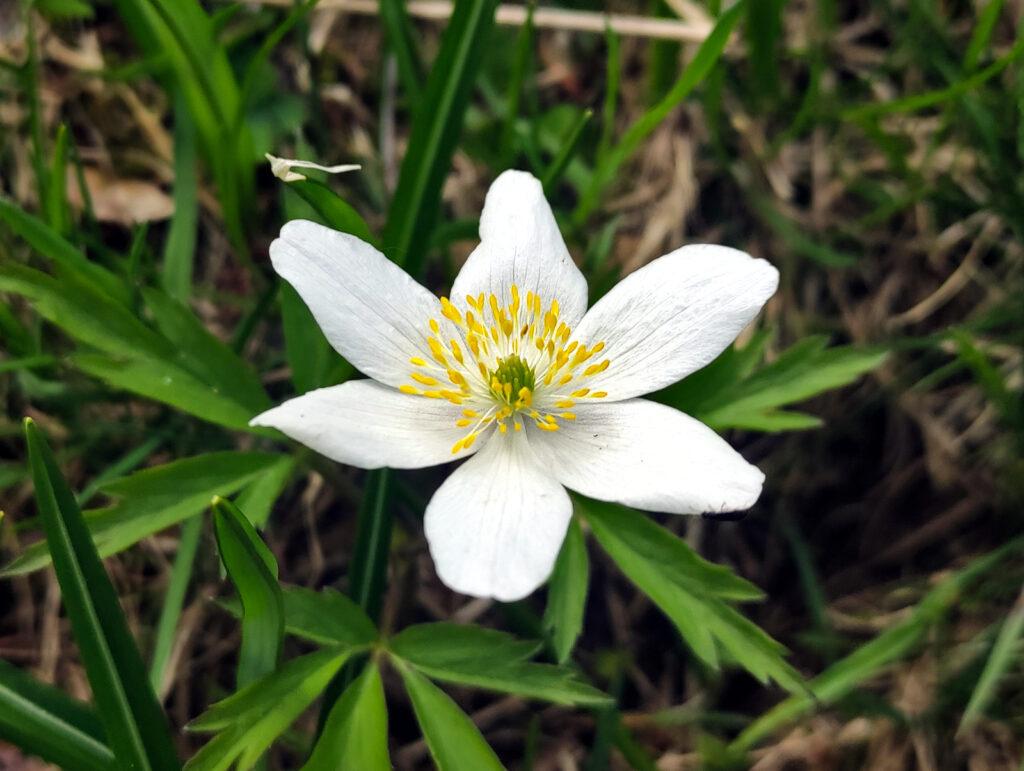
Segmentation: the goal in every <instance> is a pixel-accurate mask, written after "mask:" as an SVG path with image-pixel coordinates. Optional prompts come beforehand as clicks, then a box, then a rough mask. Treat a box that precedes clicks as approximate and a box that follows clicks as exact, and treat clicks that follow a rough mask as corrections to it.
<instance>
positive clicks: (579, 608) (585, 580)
mask: <svg viewBox="0 0 1024 771" xmlns="http://www.w3.org/2000/svg"><path fill="white" fill-rule="evenodd" d="M589 583H590V558H589V557H588V556H587V543H586V539H585V538H584V536H583V530H582V529H581V528H580V523H579V521H578V520H576V519H575V518H574V519H573V520H572V522H571V523H570V524H569V530H568V532H567V533H566V535H565V543H563V544H562V550H561V552H559V554H558V560H557V561H556V562H555V569H554V572H552V573H551V580H550V581H549V582H548V604H547V607H546V608H545V609H544V626H545V628H547V629H548V630H549V631H550V632H551V642H552V645H554V648H555V657H556V659H557V660H558V663H559V664H564V663H565V662H567V661H568V660H569V657H570V656H571V655H572V648H573V645H575V644H576V638H577V637H579V635H580V632H581V631H582V630H583V611H584V609H585V607H586V604H587V587H588V585H589Z"/></svg>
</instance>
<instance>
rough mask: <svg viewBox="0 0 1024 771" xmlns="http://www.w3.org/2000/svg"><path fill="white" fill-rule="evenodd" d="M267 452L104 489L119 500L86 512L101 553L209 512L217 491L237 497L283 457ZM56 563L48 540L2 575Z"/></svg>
mask: <svg viewBox="0 0 1024 771" xmlns="http://www.w3.org/2000/svg"><path fill="white" fill-rule="evenodd" d="M280 457H281V456H280V455H275V454H272V453H262V452H215V453H209V454H206V455H197V456H196V457H194V458H186V459H185V460H179V461H174V462H173V463H168V464H166V465H163V466H157V467H155V468H149V469H144V470H142V471H137V472H136V473H134V474H132V475H131V476H128V477H125V478H123V479H118V480H115V481H113V482H108V483H107V484H104V485H103V486H102V487H101V490H102V491H103V492H104V493H106V494H107V495H110V496H113V497H115V498H120V499H121V500H120V501H119V502H118V503H115V504H114V505H112V506H108V507H106V508H102V509H94V510H92V511H89V512H87V513H86V516H85V522H86V525H87V526H88V528H89V530H90V532H91V533H92V537H93V539H94V540H95V542H96V547H97V549H98V550H99V553H100V556H102V557H108V556H110V555H111V554H115V553H117V552H119V551H121V550H122V549H126V548H128V547H129V546H131V545H132V544H134V543H136V542H138V541H140V540H142V539H143V538H145V537H146V536H149V535H152V534H153V533H156V532H158V531H160V530H163V529H164V528H166V527H170V526H171V525H175V524H177V523H179V522H182V521H184V520H186V519H188V518H190V517H193V516H195V515H196V514H199V513H200V512H202V511H204V510H205V509H206V507H207V506H208V505H209V503H210V499H211V498H212V497H213V496H215V495H231V494H232V493H234V492H235V491H237V490H238V489H239V488H241V487H243V486H244V485H246V484H248V483H249V482H251V481H252V480H254V479H255V478H256V477H257V476H259V475H260V474H262V473H264V471H265V470H266V469H267V468H269V467H270V466H272V465H273V464H274V463H276V462H277V461H278V459H279V458H280ZM48 564H50V552H49V549H48V548H47V544H46V542H45V541H41V542H39V543H35V544H32V545H31V546H29V547H28V548H26V549H25V550H24V551H23V552H22V553H21V554H20V555H19V556H18V557H16V558H15V559H14V560H12V561H11V562H10V563H8V564H7V565H6V566H4V569H3V570H2V571H0V577H8V576H13V575H21V574H23V573H28V572H31V571H33V570H38V569H39V568H42V567H46V566H47V565H48Z"/></svg>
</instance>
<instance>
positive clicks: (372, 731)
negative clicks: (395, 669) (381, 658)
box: [302, 662, 391, 771]
mask: <svg viewBox="0 0 1024 771" xmlns="http://www.w3.org/2000/svg"><path fill="white" fill-rule="evenodd" d="M390 768H391V760H390V758H389V757H388V710H387V705H386V704H385V702H384V685H383V683H382V682H381V679H380V670H379V669H377V664H376V662H370V663H369V664H368V665H367V666H366V668H365V669H363V673H362V674H361V675H360V676H359V677H358V678H357V679H356V681H355V682H354V683H352V684H351V685H350V686H349V687H348V688H347V689H346V690H345V692H344V693H343V694H342V696H341V698H340V699H338V701H337V702H336V703H335V705H334V707H333V708H332V709H331V713H330V715H329V716H328V718H327V722H326V723H325V724H324V729H323V731H322V732H321V733H320V739H319V741H317V743H316V747H314V749H313V754H312V755H310V758H309V761H308V762H307V763H306V765H305V766H303V767H302V769H303V771H388V770H389V769H390Z"/></svg>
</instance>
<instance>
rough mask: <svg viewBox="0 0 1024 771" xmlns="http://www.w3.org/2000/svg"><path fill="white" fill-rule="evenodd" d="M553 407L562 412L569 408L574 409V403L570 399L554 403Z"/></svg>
mask: <svg viewBox="0 0 1024 771" xmlns="http://www.w3.org/2000/svg"><path fill="white" fill-rule="evenodd" d="M555 406H556V407H558V408H559V409H563V410H564V409H567V408H569V407H575V406H576V402H574V401H573V400H572V399H562V401H560V402H555Z"/></svg>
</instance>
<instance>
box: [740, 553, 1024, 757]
mask: <svg viewBox="0 0 1024 771" xmlns="http://www.w3.org/2000/svg"><path fill="white" fill-rule="evenodd" d="M1022 546H1024V541H1022V540H1021V539H1017V540H1015V541H1011V542H1010V543H1008V544H1006V545H1005V546H1003V547H1002V548H999V549H996V550H995V551H993V552H990V553H989V554H986V555H984V556H983V557H980V558H978V559H976V560H974V562H972V563H971V564H970V565H968V566H967V567H966V568H964V569H963V570H961V571H960V572H958V573H956V574H954V575H953V576H951V577H950V578H947V579H946V580H945V581H943V582H942V583H941V584H939V585H938V586H936V587H935V588H934V589H932V590H931V591H930V592H929V593H928V594H927V595H926V596H925V597H924V599H922V600H921V601H920V602H919V603H918V604H917V607H916V608H915V609H914V612H913V613H912V614H911V616H910V617H909V618H908V619H907V620H905V621H903V622H901V623H899V624H897V625H896V626H894V627H891V628H890V629H887V630H886V631H885V632H882V634H880V635H879V636H878V637H876V638H874V639H873V640H871V641H869V642H867V643H865V644H864V645H862V646H860V647H859V648H857V649H856V650H855V651H853V653H851V654H850V655H849V656H847V657H846V658H844V659H841V660H839V661H837V662H836V663H835V664H833V665H832V666H830V667H828V669H826V670H825V671H824V672H822V673H821V674H820V675H818V676H817V677H816V678H814V679H813V680H811V681H810V682H808V683H807V688H808V693H807V694H797V695H793V696H790V697H789V698H788V699H786V700H785V701H783V702H781V703H780V704H777V705H776V706H774V707H772V708H771V709H770V710H768V711H767V712H765V713H764V714H762V715H761V716H760V717H759V718H758V719H757V720H755V721H754V722H753V723H751V724H750V725H749V726H748V727H747V728H746V729H744V730H743V731H742V732H741V733H740V735H739V736H737V737H736V739H735V740H734V741H733V743H732V744H731V745H730V748H731V749H737V750H749V749H750V748H752V747H754V746H755V745H757V744H758V743H760V742H762V741H763V740H764V739H766V738H768V737H769V736H771V735H772V734H773V733H775V732H776V731H778V730H780V729H781V728H783V727H785V726H786V725H788V724H789V723H791V722H792V721H794V720H796V719H798V718H799V717H801V716H802V715H805V714H807V713H808V712H811V711H813V710H816V709H819V708H820V707H821V706H822V705H823V704H833V703H835V702H836V701H837V700H839V699H841V698H842V697H843V696H845V695H846V694H848V693H850V692H851V691H852V690H853V689H854V688H856V687H857V686H858V685H859V684H860V683H862V682H864V681H865V680H867V679H868V678H871V677H873V676H874V675H875V674H877V673H878V672H879V671H880V670H882V669H883V668H885V667H886V666H888V665H890V664H891V663H893V662H894V661H897V660H898V659H900V658H902V657H903V656H905V655H907V653H909V652H910V651H911V650H913V649H914V647H915V646H916V645H917V644H918V643H919V642H920V641H921V639H922V638H923V637H924V635H925V633H926V632H927V630H928V628H929V627H930V626H931V625H932V624H934V623H936V622H937V621H939V620H940V619H941V618H942V617H943V616H944V615H945V614H946V613H947V612H948V611H949V609H950V608H951V607H952V606H953V604H954V603H955V602H956V601H957V600H958V598H959V597H960V596H961V595H962V593H963V592H964V590H965V589H966V588H967V587H968V586H969V585H970V584H971V583H972V582H973V581H975V580H977V579H978V578H979V577H980V576H982V575H984V574H985V573H987V572H988V571H990V570H991V569H992V568H994V567H995V566H996V565H998V564H1000V563H1001V562H1002V561H1003V560H1004V559H1005V558H1006V557H1007V556H1008V555H1010V554H1012V553H1014V552H1019V551H1020V549H1021V547H1022Z"/></svg>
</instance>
